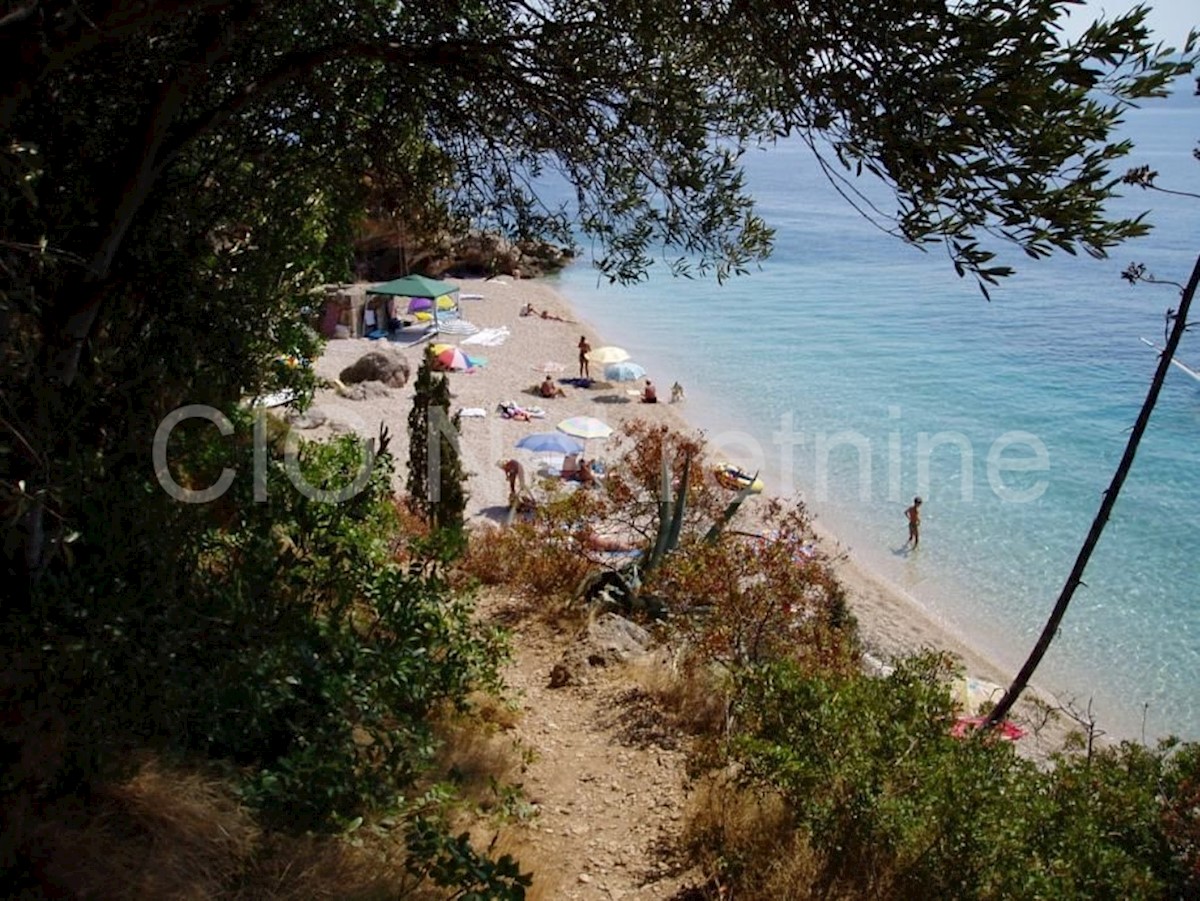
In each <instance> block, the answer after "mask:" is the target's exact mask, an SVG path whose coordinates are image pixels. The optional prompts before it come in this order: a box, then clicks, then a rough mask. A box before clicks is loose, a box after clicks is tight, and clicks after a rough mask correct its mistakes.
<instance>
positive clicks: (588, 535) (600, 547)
mask: <svg viewBox="0 0 1200 901" xmlns="http://www.w3.org/2000/svg"><path fill="white" fill-rule="evenodd" d="M579 540H580V542H581V543H582V544H583V546H584V547H585V548H587V549H588V550H591V551H604V552H606V553H611V552H614V551H615V552H624V551H636V550H637V549H638V546H637V545H636V544H635V543H634V542H632V541H629V540H626V539H621V538H614V537H612V536H609V535H601V534H600V533H599V532H597V531H596V530H595V528H594V527H592V526H590V525H586V526H584V527H583V528H582V529H580V531H579Z"/></svg>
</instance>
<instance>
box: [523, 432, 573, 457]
mask: <svg viewBox="0 0 1200 901" xmlns="http://www.w3.org/2000/svg"><path fill="white" fill-rule="evenodd" d="M516 446H517V447H519V448H521V449H522V450H528V451H533V452H534V453H538V454H582V453H583V442H582V441H579V440H578V439H575V438H572V437H571V436H570V435H567V434H564V433H563V432H534V433H533V434H532V435H526V436H525V437H524V438H522V439H521V440H520V441H518V442H517V445H516Z"/></svg>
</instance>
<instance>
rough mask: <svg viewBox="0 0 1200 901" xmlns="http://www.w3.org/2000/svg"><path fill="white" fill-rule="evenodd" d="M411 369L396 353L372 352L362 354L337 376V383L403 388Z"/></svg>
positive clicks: (406, 361)
mask: <svg viewBox="0 0 1200 901" xmlns="http://www.w3.org/2000/svg"><path fill="white" fill-rule="evenodd" d="M411 374H412V368H411V367H410V366H409V364H408V360H406V359H404V357H403V356H401V355H400V354H399V353H397V352H396V351H379V350H373V351H371V352H369V353H366V354H363V355H362V356H361V357H359V358H358V360H357V361H355V362H354V363H352V364H351V365H349V366H347V367H346V368H345V369H343V370H342V371H341V373H340V374H339V375H338V381H340V382H342V383H343V384H346V385H357V384H358V383H359V382H382V383H383V384H385V385H387V386H388V387H389V388H403V387H404V386H405V385H406V384H408V377H409V376H410V375H411Z"/></svg>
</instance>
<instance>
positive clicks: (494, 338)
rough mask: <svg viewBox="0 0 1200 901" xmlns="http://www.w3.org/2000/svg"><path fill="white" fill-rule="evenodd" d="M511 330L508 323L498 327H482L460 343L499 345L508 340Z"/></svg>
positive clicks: (485, 345) (487, 345)
mask: <svg viewBox="0 0 1200 901" xmlns="http://www.w3.org/2000/svg"><path fill="white" fill-rule="evenodd" d="M509 334H510V332H509V330H508V326H507V325H502V326H500V327H498V328H485V329H481V330H479V331H478V332H476V333H475V334H473V335H471V336H470V337H469V338H463V339H462V341H460V342H459V344H482V345H483V346H484V347H499V346H500V345H501V344H503V343H504V342H505V341H507V340H508V336H509Z"/></svg>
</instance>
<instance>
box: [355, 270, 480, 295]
mask: <svg viewBox="0 0 1200 901" xmlns="http://www.w3.org/2000/svg"><path fill="white" fill-rule="evenodd" d="M367 293H368V294H391V295H393V296H395V297H413V298H417V297H426V298H428V299H429V300H434V299H435V298H439V297H444V296H449V295H451V294H457V293H458V286H457V285H452V284H450V283H449V282H444V281H442V280H441V279H438V278H429V277H427V276H424V275H406V276H404V278H397V279H393V280H392V281H390V282H384V283H383V284H379V285H372V286H371V287H370V288H367Z"/></svg>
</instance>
